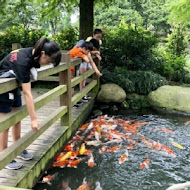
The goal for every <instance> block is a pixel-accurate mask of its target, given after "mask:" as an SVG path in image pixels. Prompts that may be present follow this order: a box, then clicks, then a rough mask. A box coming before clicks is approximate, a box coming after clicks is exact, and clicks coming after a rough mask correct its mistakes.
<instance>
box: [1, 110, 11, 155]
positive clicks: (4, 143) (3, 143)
mask: <svg viewBox="0 0 190 190" xmlns="http://www.w3.org/2000/svg"><path fill="white" fill-rule="evenodd" d="M4 115H6V113H0V117H2V116H4ZM8 133H9V129H7V130H6V131H4V132H2V133H0V139H1V140H0V152H2V151H3V150H5V149H6V148H7V144H8Z"/></svg>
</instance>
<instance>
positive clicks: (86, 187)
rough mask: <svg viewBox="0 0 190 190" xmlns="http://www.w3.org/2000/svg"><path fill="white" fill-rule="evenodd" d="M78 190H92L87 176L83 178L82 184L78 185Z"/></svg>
mask: <svg viewBox="0 0 190 190" xmlns="http://www.w3.org/2000/svg"><path fill="white" fill-rule="evenodd" d="M76 190H90V187H89V185H88V184H87V182H86V178H84V179H83V183H82V185H81V186H80V187H78V188H77V189H76Z"/></svg>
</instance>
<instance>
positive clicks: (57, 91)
mask: <svg viewBox="0 0 190 190" xmlns="http://www.w3.org/2000/svg"><path fill="white" fill-rule="evenodd" d="M15 47H19V46H17V45H16V44H14V45H13V48H15ZM94 61H95V63H96V64H97V65H99V62H98V61H97V59H96V58H95V59H94ZM80 63H82V59H80V58H76V59H72V60H71V59H70V54H68V53H62V59H61V63H60V65H58V66H57V67H53V65H48V66H43V67H41V68H40V69H38V79H43V78H44V77H47V76H50V75H53V74H56V73H59V83H60V84H59V86H58V87H56V88H54V89H52V90H50V91H49V92H47V93H45V94H43V95H42V96H39V97H38V98H36V99H35V100H34V104H35V110H37V109H39V108H41V107H42V106H44V105H46V104H47V103H49V102H50V101H52V100H53V99H55V98H56V97H58V96H60V107H59V108H58V109H56V111H54V112H53V113H52V114H51V115H50V116H48V118H47V119H45V120H44V121H43V122H42V123H41V124H40V125H41V128H40V130H39V131H38V132H34V131H30V132H28V133H27V134H26V135H24V136H23V137H21V138H20V139H19V140H17V141H16V142H15V143H14V144H12V145H11V146H10V147H8V148H7V149H5V150H4V151H3V152H1V153H0V169H2V168H4V166H5V165H6V164H8V163H9V162H10V161H11V160H13V159H14V158H15V157H16V156H17V155H18V154H20V153H21V152H22V151H23V150H24V149H25V148H26V147H27V146H29V145H30V144H31V143H32V142H33V141H34V140H36V139H37V138H38V137H39V136H40V135H41V134H42V133H43V132H44V131H46V130H47V129H48V128H49V127H50V126H51V125H52V124H53V123H55V122H56V121H57V120H58V119H59V118H61V125H64V126H68V127H70V126H71V123H72V122H71V121H72V118H71V110H72V106H73V105H74V104H75V103H76V102H78V101H79V100H80V99H81V98H82V97H83V96H85V94H87V93H88V92H89V91H91V90H92V91H94V92H96V91H97V88H98V87H99V79H98V78H97V77H96V76H93V79H94V80H92V81H91V82H90V83H89V84H88V85H87V86H86V87H85V88H84V89H83V90H82V91H81V92H78V93H76V94H75V95H74V96H73V97H72V96H71V88H72V87H74V86H76V85H78V84H79V83H80V82H82V81H83V80H84V79H87V78H88V77H90V76H91V75H95V74H94V73H95V72H94V70H89V71H87V72H85V73H84V74H82V75H80V76H77V77H75V78H73V79H71V66H76V65H79V64H80ZM98 67H99V66H98ZM31 82H32V81H31ZM19 86H20V83H19V82H17V80H16V79H14V78H4V79H0V94H3V93H5V92H9V91H11V90H13V89H15V88H18V87H19ZM26 116H28V112H27V108H26V105H24V106H22V107H21V108H19V109H18V110H16V111H12V112H11V113H8V114H6V115H5V116H3V117H0V133H1V132H3V131H5V130H7V129H8V128H9V127H10V126H12V125H14V124H16V123H18V122H19V121H20V120H22V119H23V118H25V117H26Z"/></svg>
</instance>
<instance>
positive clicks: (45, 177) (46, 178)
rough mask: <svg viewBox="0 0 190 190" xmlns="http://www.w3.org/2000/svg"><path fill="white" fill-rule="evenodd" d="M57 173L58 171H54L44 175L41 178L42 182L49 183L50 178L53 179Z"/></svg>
mask: <svg viewBox="0 0 190 190" xmlns="http://www.w3.org/2000/svg"><path fill="white" fill-rule="evenodd" d="M57 175H58V173H55V174H53V175H47V176H44V177H43V179H42V183H47V184H49V185H51V180H52V179H54V178H55V177H56V176H57Z"/></svg>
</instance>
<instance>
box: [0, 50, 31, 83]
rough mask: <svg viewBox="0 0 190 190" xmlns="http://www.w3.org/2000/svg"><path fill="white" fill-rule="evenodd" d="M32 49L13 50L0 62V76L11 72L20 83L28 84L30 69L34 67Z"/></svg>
mask: <svg viewBox="0 0 190 190" xmlns="http://www.w3.org/2000/svg"><path fill="white" fill-rule="evenodd" d="M32 50H33V48H32V47H29V48H22V49H18V50H14V51H12V52H11V53H9V54H8V55H7V56H6V57H4V59H3V60H1V61H0V75H1V74H2V73H4V72H7V71H9V70H13V71H14V73H15V75H16V79H17V80H18V81H19V82H21V83H28V82H30V69H31V68H32V67H34V60H33V57H32Z"/></svg>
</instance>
